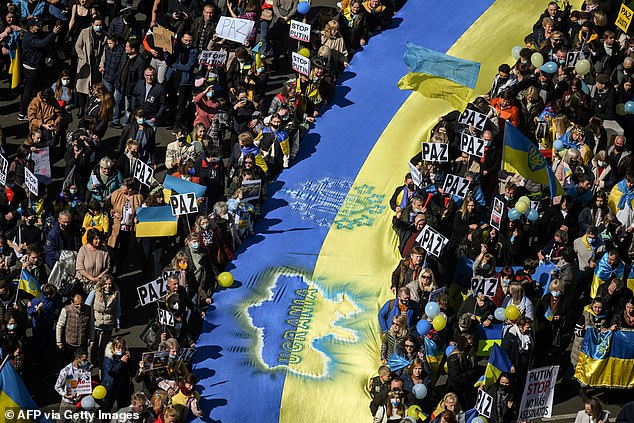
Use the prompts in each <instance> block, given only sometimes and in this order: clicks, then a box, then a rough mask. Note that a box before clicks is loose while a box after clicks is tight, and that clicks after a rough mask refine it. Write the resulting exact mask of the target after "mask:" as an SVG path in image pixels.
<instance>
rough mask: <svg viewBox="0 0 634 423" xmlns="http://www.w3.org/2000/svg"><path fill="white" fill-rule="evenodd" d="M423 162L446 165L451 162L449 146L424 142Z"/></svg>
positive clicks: (422, 146) (422, 149) (422, 150)
mask: <svg viewBox="0 0 634 423" xmlns="http://www.w3.org/2000/svg"><path fill="white" fill-rule="evenodd" d="M421 154H422V156H423V157H422V158H423V162H439V163H446V162H448V161H449V144H445V143H442V142H424V143H422V144H421Z"/></svg>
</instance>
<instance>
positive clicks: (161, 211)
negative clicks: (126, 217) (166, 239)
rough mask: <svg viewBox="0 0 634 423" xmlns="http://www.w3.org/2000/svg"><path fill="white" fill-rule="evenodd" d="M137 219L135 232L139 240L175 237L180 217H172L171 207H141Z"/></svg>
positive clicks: (137, 212)
mask: <svg viewBox="0 0 634 423" xmlns="http://www.w3.org/2000/svg"><path fill="white" fill-rule="evenodd" d="M136 218H137V220H138V223H137V224H136V226H135V231H136V236H137V237H139V238H149V237H155V236H173V235H176V232H177V230H178V217H176V216H174V215H172V208H171V207H170V206H156V207H140V208H138V209H137V211H136Z"/></svg>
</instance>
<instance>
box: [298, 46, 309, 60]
mask: <svg viewBox="0 0 634 423" xmlns="http://www.w3.org/2000/svg"><path fill="white" fill-rule="evenodd" d="M297 53H298V54H299V55H301V56H304V57H305V58H307V59H308V58H309V57H310V50H308V49H307V48H306V47H304V48H300V49H299V51H298V52H297Z"/></svg>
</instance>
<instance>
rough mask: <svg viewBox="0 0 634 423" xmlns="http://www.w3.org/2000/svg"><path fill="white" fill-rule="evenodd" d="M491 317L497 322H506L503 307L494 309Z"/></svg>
mask: <svg viewBox="0 0 634 423" xmlns="http://www.w3.org/2000/svg"><path fill="white" fill-rule="evenodd" d="M493 315H494V316H495V318H496V319H497V320H499V321H500V322H503V321H505V320H506V315H505V314H504V307H498V308H496V309H495V313H493Z"/></svg>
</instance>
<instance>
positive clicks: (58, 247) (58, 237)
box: [44, 222, 81, 269]
mask: <svg viewBox="0 0 634 423" xmlns="http://www.w3.org/2000/svg"><path fill="white" fill-rule="evenodd" d="M67 230H69V231H72V230H73V229H72V227H71V228H68V229H67ZM73 235H74V236H73V237H74V241H75V242H74V244H75V245H74V246H73V251H79V247H81V237H80V236H79V234H77V233H74V234H73ZM63 249H64V237H63V235H62V231H61V230H60V229H59V222H55V225H54V226H53V229H51V231H50V232H49V233H48V235H47V236H46V242H45V243H44V260H45V261H46V265H47V266H48V267H49V269H52V268H53V267H54V266H55V263H56V262H57V261H58V260H59V254H60V253H61V251H62V250H63Z"/></svg>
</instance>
